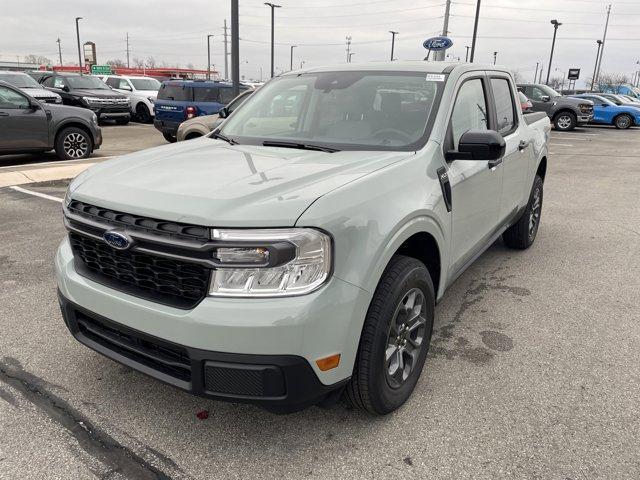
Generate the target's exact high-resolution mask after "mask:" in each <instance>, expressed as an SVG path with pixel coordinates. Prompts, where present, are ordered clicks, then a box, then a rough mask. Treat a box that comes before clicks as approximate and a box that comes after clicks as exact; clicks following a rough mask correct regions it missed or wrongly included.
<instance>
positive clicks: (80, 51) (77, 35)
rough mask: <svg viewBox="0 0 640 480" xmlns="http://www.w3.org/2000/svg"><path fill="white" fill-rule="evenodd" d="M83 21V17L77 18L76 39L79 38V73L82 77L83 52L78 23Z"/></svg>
mask: <svg viewBox="0 0 640 480" xmlns="http://www.w3.org/2000/svg"><path fill="white" fill-rule="evenodd" d="M80 20H82V17H76V37H77V38H78V71H79V72H80V75H82V50H81V49H80V26H79V25H78V22H79V21H80Z"/></svg>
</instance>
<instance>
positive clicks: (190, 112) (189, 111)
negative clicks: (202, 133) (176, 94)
mask: <svg viewBox="0 0 640 480" xmlns="http://www.w3.org/2000/svg"><path fill="white" fill-rule="evenodd" d="M196 113H197V112H196V107H192V106H189V107H187V108H185V109H184V116H185V118H187V119H189V118H193V117H195V116H196Z"/></svg>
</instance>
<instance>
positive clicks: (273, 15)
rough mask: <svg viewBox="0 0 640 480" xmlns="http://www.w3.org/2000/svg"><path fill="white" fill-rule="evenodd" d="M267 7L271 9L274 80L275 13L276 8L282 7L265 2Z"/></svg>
mask: <svg viewBox="0 0 640 480" xmlns="http://www.w3.org/2000/svg"><path fill="white" fill-rule="evenodd" d="M265 5H266V6H267V7H270V8H271V78H273V60H274V48H273V46H274V38H275V35H274V23H275V11H276V8H280V7H281V6H282V5H276V4H275V3H269V2H265Z"/></svg>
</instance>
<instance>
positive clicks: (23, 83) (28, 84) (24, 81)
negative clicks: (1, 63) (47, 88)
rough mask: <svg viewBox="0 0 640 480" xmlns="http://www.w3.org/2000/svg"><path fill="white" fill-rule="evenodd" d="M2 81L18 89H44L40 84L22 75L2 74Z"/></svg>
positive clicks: (0, 75) (0, 76) (0, 78)
mask: <svg viewBox="0 0 640 480" xmlns="http://www.w3.org/2000/svg"><path fill="white" fill-rule="evenodd" d="M0 80H4V81H5V82H7V83H10V84H11V85H13V86H14V87H18V88H42V87H41V86H40V84H39V83H38V82H36V81H35V80H34V79H33V78H31V77H30V76H29V75H24V74H21V73H2V74H0Z"/></svg>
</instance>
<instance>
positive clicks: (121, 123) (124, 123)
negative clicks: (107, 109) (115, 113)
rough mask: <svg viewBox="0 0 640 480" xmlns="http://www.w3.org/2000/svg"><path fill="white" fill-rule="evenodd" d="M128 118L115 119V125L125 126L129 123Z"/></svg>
mask: <svg viewBox="0 0 640 480" xmlns="http://www.w3.org/2000/svg"><path fill="white" fill-rule="evenodd" d="M129 120H130V118H129V117H125V118H116V123H117V124H118V125H127V124H128V123H129Z"/></svg>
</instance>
